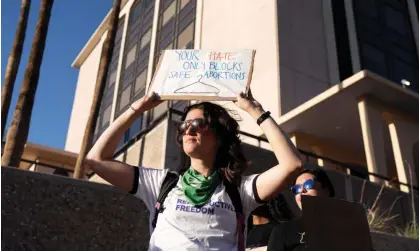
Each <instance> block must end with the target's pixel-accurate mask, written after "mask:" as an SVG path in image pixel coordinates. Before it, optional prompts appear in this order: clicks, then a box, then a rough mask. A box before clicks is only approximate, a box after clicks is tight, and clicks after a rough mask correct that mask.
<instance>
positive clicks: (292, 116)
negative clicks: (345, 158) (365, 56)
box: [278, 70, 419, 152]
mask: <svg viewBox="0 0 419 251" xmlns="http://www.w3.org/2000/svg"><path fill="white" fill-rule="evenodd" d="M361 98H369V99H371V100H374V101H376V103H379V104H380V108H381V107H384V108H388V109H390V112H391V111H397V112H399V113H401V114H405V115H406V116H408V117H412V118H419V109H418V108H419V94H418V93H415V92H413V91H411V90H409V89H408V88H403V87H402V86H401V85H399V84H396V83H394V82H392V81H390V80H388V79H386V78H383V77H381V76H379V75H377V74H374V73H372V72H370V71H367V70H363V71H360V72H358V73H356V74H354V75H353V76H351V77H349V78H347V79H345V80H344V81H342V82H341V83H339V84H337V85H335V86H333V87H331V88H329V89H328V90H326V91H324V92H323V93H321V94H319V95H317V96H316V97H314V98H312V99H310V100H309V101H307V102H305V103H304V104H302V105H300V106H298V107H297V108H295V109H293V110H291V111H290V112H288V113H286V114H284V115H283V116H281V117H280V118H279V119H278V123H279V124H280V126H281V128H283V129H284V130H285V131H286V132H287V133H290V134H292V133H304V134H308V135H312V136H315V137H318V138H321V139H325V140H331V141H332V142H335V143H338V144H344V145H345V146H346V147H348V148H350V149H351V150H353V151H356V152H363V150H364V148H363V140H362V132H361V124H360V118H359V112H358V102H359V100H360V99H361Z"/></svg>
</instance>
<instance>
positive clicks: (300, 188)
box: [291, 179, 315, 195]
mask: <svg viewBox="0 0 419 251" xmlns="http://www.w3.org/2000/svg"><path fill="white" fill-rule="evenodd" d="M314 184H315V180H314V179H308V180H306V181H305V182H304V184H302V185H294V186H292V187H291V192H292V193H293V194H295V195H297V194H300V193H301V192H302V191H303V188H304V189H305V190H306V191H308V190H310V189H313V188H314Z"/></svg>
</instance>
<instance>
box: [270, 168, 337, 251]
mask: <svg viewBox="0 0 419 251" xmlns="http://www.w3.org/2000/svg"><path fill="white" fill-rule="evenodd" d="M291 191H292V193H293V194H294V195H295V201H296V203H297V205H298V207H299V208H300V210H301V209H302V204H301V196H302V195H305V196H328V197H332V198H333V197H335V189H334V187H333V184H332V182H331V181H330V179H329V177H328V176H327V174H326V172H325V171H323V170H321V169H318V168H316V169H307V168H304V169H303V170H302V171H301V172H300V174H299V175H298V177H297V179H296V180H295V182H294V185H293V186H292V187H291ZM305 239H306V238H305V232H304V230H303V228H302V222H301V220H300V219H295V220H291V221H288V222H285V223H284V224H280V225H278V226H276V227H275V228H274V229H273V231H272V234H271V236H270V238H269V242H268V249H267V251H298V250H304V248H305Z"/></svg>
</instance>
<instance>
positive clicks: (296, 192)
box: [291, 185, 301, 195]
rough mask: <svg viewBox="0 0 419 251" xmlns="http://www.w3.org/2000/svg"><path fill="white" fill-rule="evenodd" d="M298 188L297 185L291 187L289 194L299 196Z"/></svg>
mask: <svg viewBox="0 0 419 251" xmlns="http://www.w3.org/2000/svg"><path fill="white" fill-rule="evenodd" d="M300 190H301V189H300V186H298V185H295V186H292V187H291V192H292V193H293V194H295V195H297V194H299V193H300Z"/></svg>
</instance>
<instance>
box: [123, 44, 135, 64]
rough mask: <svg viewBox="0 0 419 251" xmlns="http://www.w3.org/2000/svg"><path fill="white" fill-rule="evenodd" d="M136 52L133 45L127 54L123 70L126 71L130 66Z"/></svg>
mask: <svg viewBox="0 0 419 251" xmlns="http://www.w3.org/2000/svg"><path fill="white" fill-rule="evenodd" d="M136 50H137V45H134V47H132V48H131V49H130V50H129V52H128V54H127V61H126V63H125V69H127V68H128V67H130V66H131V64H132V63H133V62H134V60H135V52H136Z"/></svg>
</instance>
